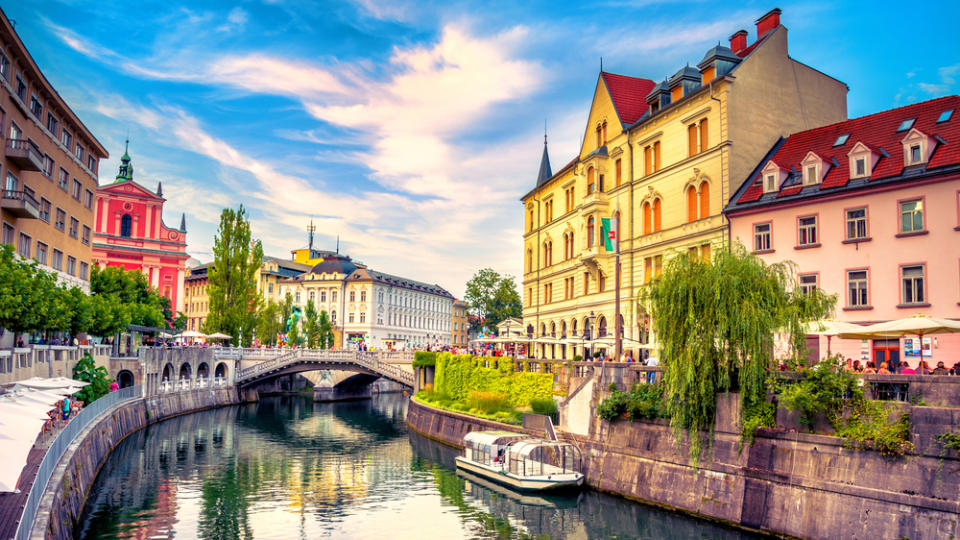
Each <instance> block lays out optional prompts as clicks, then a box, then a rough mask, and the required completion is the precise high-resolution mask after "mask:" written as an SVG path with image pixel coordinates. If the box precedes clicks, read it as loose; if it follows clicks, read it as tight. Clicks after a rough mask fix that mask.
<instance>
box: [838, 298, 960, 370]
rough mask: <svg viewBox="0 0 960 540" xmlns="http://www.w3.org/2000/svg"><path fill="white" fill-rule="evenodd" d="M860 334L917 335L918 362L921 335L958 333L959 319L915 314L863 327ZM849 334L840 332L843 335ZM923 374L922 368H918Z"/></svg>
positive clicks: (921, 342)
mask: <svg viewBox="0 0 960 540" xmlns="http://www.w3.org/2000/svg"><path fill="white" fill-rule="evenodd" d="M860 334H869V335H871V336H873V337H883V336H894V337H896V336H917V337H918V338H919V343H920V362H923V336H928V335H930V334H960V321H955V320H953V319H941V318H940V317H929V316H927V315H921V314H919V313H918V314H916V315H912V316H910V317H906V318H903V319H896V320H893V321H887V322H882V323H877V324H872V325H870V326H867V327H864V328H863V330H862V331H861V332H860ZM847 335H849V334H840V337H845V336H847ZM920 374H923V369H920Z"/></svg>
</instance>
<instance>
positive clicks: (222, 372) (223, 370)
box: [213, 362, 230, 379]
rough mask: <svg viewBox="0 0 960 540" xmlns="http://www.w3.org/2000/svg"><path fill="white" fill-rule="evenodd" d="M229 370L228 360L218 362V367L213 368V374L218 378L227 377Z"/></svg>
mask: <svg viewBox="0 0 960 540" xmlns="http://www.w3.org/2000/svg"><path fill="white" fill-rule="evenodd" d="M229 370H230V368H229V367H228V366H227V363H226V362H218V363H217V367H215V368H214V370H213V376H214V377H216V378H218V379H221V378H226V376H227V374H228V373H229Z"/></svg>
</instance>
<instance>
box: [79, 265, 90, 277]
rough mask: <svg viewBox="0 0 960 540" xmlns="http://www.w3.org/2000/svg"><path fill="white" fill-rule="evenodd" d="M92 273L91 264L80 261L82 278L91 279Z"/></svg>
mask: <svg viewBox="0 0 960 540" xmlns="http://www.w3.org/2000/svg"><path fill="white" fill-rule="evenodd" d="M89 275H90V265H89V264H87V263H85V262H82V263H80V279H89V277H88V276H89Z"/></svg>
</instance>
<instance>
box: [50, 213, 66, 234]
mask: <svg viewBox="0 0 960 540" xmlns="http://www.w3.org/2000/svg"><path fill="white" fill-rule="evenodd" d="M53 226H54V227H55V228H56V229H57V230H59V231H63V230H64V229H65V228H66V227H67V213H66V212H64V211H63V209H62V208H57V219H56V220H55V221H54V222H53Z"/></svg>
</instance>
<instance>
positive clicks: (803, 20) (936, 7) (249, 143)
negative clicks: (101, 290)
mask: <svg viewBox="0 0 960 540" xmlns="http://www.w3.org/2000/svg"><path fill="white" fill-rule="evenodd" d="M0 7H2V8H3V10H4V12H5V13H6V14H7V16H8V17H9V18H10V19H12V20H14V21H15V23H16V30H17V32H18V33H19V35H20V37H21V39H23V41H24V42H25V43H26V46H27V48H28V50H29V51H30V52H31V54H32V55H33V57H34V59H35V60H36V62H37V63H38V65H39V66H40V68H41V70H43V72H44V74H45V75H46V76H47V78H48V79H49V80H50V81H51V82H52V83H53V85H54V87H55V88H56V89H57V90H58V92H59V93H60V95H61V96H63V97H64V98H65V99H66V100H67V102H68V103H69V104H70V106H71V108H73V110H74V111H75V112H76V113H77V114H78V115H79V116H80V118H81V119H82V120H83V122H84V123H85V124H86V126H87V127H88V128H90V129H91V130H92V132H93V133H94V134H95V135H96V136H97V138H98V139H99V140H100V142H101V143H102V144H103V145H104V146H105V147H106V148H107V149H108V151H109V152H110V158H109V159H107V160H104V161H103V162H101V164H100V182H101V184H103V183H109V182H111V181H113V178H114V177H115V176H116V172H117V167H118V165H119V158H120V156H121V155H122V154H123V148H124V140H125V139H126V138H127V137H129V139H130V155H131V156H132V158H133V165H134V169H135V179H136V180H137V181H138V182H140V183H141V184H143V185H145V186H147V187H150V188H155V187H156V184H157V182H158V181H162V183H163V194H164V196H165V197H166V198H167V202H166V205H165V208H164V219H165V221H166V223H167V224H168V225H170V226H177V225H179V220H180V214H181V212H183V213H186V217H187V230H188V234H187V241H188V245H189V247H188V251H189V252H190V254H191V255H192V256H194V257H196V258H197V259H199V260H200V261H201V262H209V261H210V260H212V258H213V255H212V252H211V246H212V245H213V238H214V236H215V234H216V230H217V225H218V223H219V213H220V210H221V209H222V208H223V207H225V206H232V207H236V206H237V205H240V204H243V205H244V206H245V207H246V208H247V209H248V210H249V213H250V217H251V226H252V229H253V235H254V237H256V238H259V239H260V240H262V242H263V245H264V252H265V253H266V254H267V255H273V256H276V257H283V258H289V256H290V255H289V253H290V250H292V249H296V248H300V247H305V245H306V242H307V241H306V232H305V230H306V227H307V225H308V223H309V222H310V220H313V222H314V224H315V225H316V226H317V235H316V239H315V243H314V245H315V247H318V248H320V249H330V250H332V249H334V248H335V247H336V245H337V238H338V237H339V242H340V244H339V245H340V251H341V252H343V253H347V254H349V255H350V256H352V257H353V258H354V259H355V260H357V261H360V262H363V263H365V264H368V265H370V266H371V267H373V268H375V269H377V270H380V271H383V272H387V273H392V274H398V275H401V276H404V277H408V278H412V279H417V280H420V281H425V282H428V283H436V284H439V285H441V286H442V287H444V288H446V289H447V290H449V291H450V292H451V293H453V294H454V295H456V296H457V297H462V295H463V291H464V289H465V283H466V281H467V280H468V279H469V278H470V277H471V276H472V275H473V274H474V273H475V272H476V271H477V270H478V269H480V268H483V267H492V268H494V269H495V270H497V271H499V272H501V273H505V274H509V275H512V276H515V277H516V278H517V279H518V281H519V279H520V277H521V268H522V262H523V258H522V232H523V212H522V210H523V208H522V205H521V203H520V201H519V199H520V197H521V196H522V195H523V194H525V193H526V192H528V191H529V190H530V189H531V188H532V187H533V186H534V184H535V179H536V174H537V170H538V167H539V161H540V155H541V153H542V149H543V135H544V129H545V128H546V132H547V134H548V136H549V152H550V159H551V163H552V164H553V165H554V167H555V168H556V167H559V166H561V165H562V164H564V163H566V162H567V161H569V160H570V159H572V158H573V157H574V155H576V153H577V152H578V149H579V146H580V140H581V138H582V137H583V133H584V129H585V122H586V119H587V113H588V108H589V106H590V102H591V99H592V95H593V90H594V88H595V85H596V80H597V76H598V73H599V70H600V63H601V58H602V62H603V67H604V70H605V71H609V72H614V73H620V74H624V75H631V76H635V77H645V78H649V79H653V80H661V79H663V78H664V77H666V76H668V75H670V74H672V73H674V72H675V71H677V70H678V69H679V68H680V67H683V66H684V65H685V64H688V63H689V64H690V65H696V64H697V62H699V61H700V59H701V58H702V57H703V54H704V53H705V52H706V50H707V49H708V48H710V47H711V46H713V45H715V44H716V43H717V42H723V43H724V44H727V39H728V38H729V36H730V35H731V34H733V33H734V32H735V31H737V30H739V29H741V28H742V29H746V30H748V31H749V32H750V36H749V38H748V39H749V42H750V43H752V42H753V41H754V40H755V39H756V31H755V27H754V22H755V20H756V19H757V18H758V17H760V16H761V15H763V14H764V13H766V12H767V11H768V10H770V9H772V8H773V7H779V8H781V9H782V10H783V14H782V16H781V22H782V24H783V25H784V26H786V27H787V28H788V30H789V51H790V55H791V56H792V57H793V58H795V59H797V60H799V61H801V62H803V63H805V64H807V65H810V66H812V67H814V68H816V69H818V70H820V71H822V72H824V73H827V74H829V75H831V76H833V77H835V78H837V79H839V80H841V81H843V82H845V83H846V84H847V85H848V86H849V87H850V92H849V94H848V98H847V104H848V115H849V116H850V117H851V118H852V117H856V116H861V115H864V114H870V113H873V112H877V111H880V110H885V109H890V108H893V107H897V106H901V105H906V104H909V103H915V102H918V101H924V100H927V99H931V98H934V97H938V96H942V95H947V94H957V93H958V92H960V37H958V36H957V33H956V31H955V27H954V24H955V23H954V21H956V20H958V17H960V3H958V2H945V1H940V2H938V1H932V2H921V3H919V4H910V5H909V6H906V5H904V4H902V3H893V2H885V1H873V2H790V3H779V4H771V3H768V2H767V3H763V2H761V3H758V2H753V1H750V0H744V1H741V2H736V3H720V2H709V1H701V0H691V1H685V2H665V1H657V0H605V1H600V2H594V3H566V2H560V1H549V2H539V1H528V2H515V1H511V2H500V1H496V0H493V1H484V2H473V3H471V2H459V1H456V0H454V1H449V0H448V1H441V2H432V1H429V0H415V1H407V0H352V1H342V2H305V1H294V0H248V1H243V0H241V1H234V2H195V1H194V2H186V1H182V0H163V1H153V0H142V1H139V2H118V1H114V0H97V1H86V0H16V1H10V0H0Z"/></svg>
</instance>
